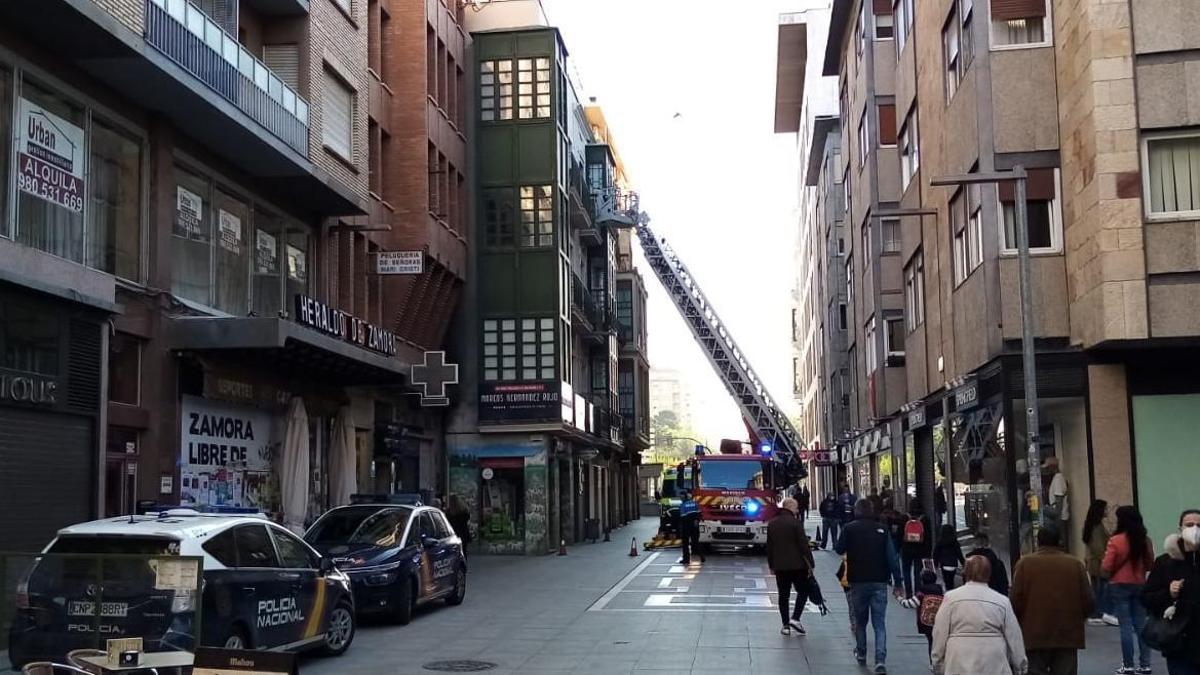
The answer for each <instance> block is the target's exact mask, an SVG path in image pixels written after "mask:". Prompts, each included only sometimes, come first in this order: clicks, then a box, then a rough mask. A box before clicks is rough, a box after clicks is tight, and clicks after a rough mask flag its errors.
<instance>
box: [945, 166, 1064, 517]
mask: <svg viewBox="0 0 1200 675" xmlns="http://www.w3.org/2000/svg"><path fill="white" fill-rule="evenodd" d="M1007 181H1013V182H1014V183H1015V184H1016V185H1015V187H1016V190H1015V192H1016V195H1015V197H1016V204H1015V205H1014V207H1015V208H1014V211H1015V218H1014V220H1015V222H1014V224H1013V229H1015V230H1016V235H1017V261H1018V269H1019V271H1020V282H1021V360H1022V361H1023V365H1024V370H1025V420H1026V421H1025V426H1026V429H1025V437H1026V439H1027V440H1028V447H1027V449H1026V452H1027V460H1026V461H1027V462H1028V463H1029V490H1030V492H1032V493H1033V498H1032V500H1031V504H1030V506H1031V508H1033V509H1034V510H1035V511H1036V513H1037V519H1036V520H1035V521H1034V525H1035V526H1036V527H1039V528H1040V527H1042V526H1044V525H1045V512H1044V511H1043V509H1042V508H1041V499H1042V473H1041V465H1042V460H1041V446H1040V444H1039V440H1038V431H1039V429H1040V427H1039V425H1038V398H1037V364H1036V363H1035V362H1034V347H1033V296H1032V293H1033V290H1032V288H1031V286H1032V280H1031V278H1030V270H1029V230H1028V229H1027V225H1026V220H1027V214H1026V205H1025V181H1026V173H1025V167H1024V166H1022V165H1020V164H1018V165H1016V166H1014V167H1013V168H1012V170H1011V171H994V172H990V173H971V174H966V175H962V176H938V177H936V178H932V179H930V181H929V184H930V185H931V186H959V185H978V184H982V183H986V184H996V183H1002V182H1007Z"/></svg>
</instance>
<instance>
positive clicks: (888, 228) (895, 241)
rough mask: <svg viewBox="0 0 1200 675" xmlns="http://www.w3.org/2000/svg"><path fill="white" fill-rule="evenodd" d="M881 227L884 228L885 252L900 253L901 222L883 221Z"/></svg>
mask: <svg viewBox="0 0 1200 675" xmlns="http://www.w3.org/2000/svg"><path fill="white" fill-rule="evenodd" d="M881 225H882V227H883V252H884V253H898V252H899V251H900V221H899V220H894V219H888V220H883V221H881Z"/></svg>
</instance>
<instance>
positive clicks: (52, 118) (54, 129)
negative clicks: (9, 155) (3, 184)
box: [17, 98, 84, 213]
mask: <svg viewBox="0 0 1200 675" xmlns="http://www.w3.org/2000/svg"><path fill="white" fill-rule="evenodd" d="M17 118H18V119H17V128H18V131H19V133H20V137H19V138H18V143H19V145H18V149H17V152H18V156H17V189H18V190H20V191H21V192H24V193H27V194H31V195H33V196H34V197H37V198H38V199H42V200H45V201H47V202H50V203H51V204H54V205H55V206H61V207H62V208H64V209H67V210H68V211H72V212H74V213H82V212H83V201H84V173H83V170H84V169H83V164H84V134H83V129H82V128H80V127H77V126H75V125H74V124H71V123H70V122H68V121H67V120H65V119H63V118H61V117H59V116H58V115H55V114H54V113H52V112H50V111H48V110H46V109H45V108H42V107H41V106H39V105H37V104H36V103H33V102H32V101H28V100H26V99H24V98H22V99H20V106H19V108H18V113H17Z"/></svg>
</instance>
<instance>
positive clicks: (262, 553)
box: [233, 525, 279, 567]
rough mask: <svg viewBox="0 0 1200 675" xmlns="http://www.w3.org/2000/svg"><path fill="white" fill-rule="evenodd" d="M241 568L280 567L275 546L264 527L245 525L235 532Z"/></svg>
mask: <svg viewBox="0 0 1200 675" xmlns="http://www.w3.org/2000/svg"><path fill="white" fill-rule="evenodd" d="M233 536H234V540H235V541H236V542H237V551H238V566H239V567H279V559H278V558H277V557H276V556H275V545H274V544H272V543H271V536H270V535H268V534H267V528H266V526H264V525H243V526H241V527H239V528H237V529H236V530H234V531H233Z"/></svg>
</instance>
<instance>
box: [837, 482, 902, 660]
mask: <svg viewBox="0 0 1200 675" xmlns="http://www.w3.org/2000/svg"><path fill="white" fill-rule="evenodd" d="M854 516H855V518H854V521H853V522H851V523H850V524H849V525H846V527H845V528H843V529H842V536H841V538H840V539H838V542H837V544H836V545H835V546H834V550H835V551H837V552H838V553H839V554H845V556H846V576H847V579H848V580H849V583H850V608H851V609H850V613H851V615H852V616H853V621H854V643H855V648H854V656H855V658H856V659H857V660H858V664H859V665H860V666H861V665H866V663H867V621H868V619H869V620H870V622H871V626H872V627H873V628H874V629H875V672H876V673H886V672H887V665H886V663H887V621H886V617H887V602H888V598H887V596H888V589H887V587H888V581H889V580H890V581H891V582H892V589H893V593H894V594H895V596H896V597H897V598H903V597H904V582H903V581H902V580H901V578H900V556H899V555H898V553H897V552H896V547H895V546H894V545H893V544H892V538H891V537H890V536H889V535H888V531H887V528H885V527H884V526H883V525H882V524H881V523H879V522H878V521H877V520H876V519H875V512H874V511H873V510H872V507H871V502H870V501H868V500H866V499H860V500H859V501H858V503H857V504H855V505H854Z"/></svg>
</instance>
